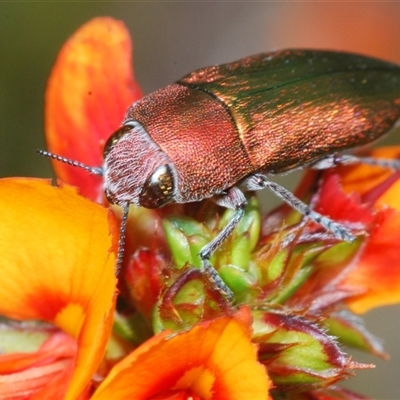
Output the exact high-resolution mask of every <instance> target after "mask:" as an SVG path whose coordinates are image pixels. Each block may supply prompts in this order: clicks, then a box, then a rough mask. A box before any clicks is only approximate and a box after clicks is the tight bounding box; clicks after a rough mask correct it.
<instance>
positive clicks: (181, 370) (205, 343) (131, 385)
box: [92, 308, 271, 400]
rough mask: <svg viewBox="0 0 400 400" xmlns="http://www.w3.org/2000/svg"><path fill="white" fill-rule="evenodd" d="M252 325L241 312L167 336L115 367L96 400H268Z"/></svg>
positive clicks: (246, 311)
mask: <svg viewBox="0 0 400 400" xmlns="http://www.w3.org/2000/svg"><path fill="white" fill-rule="evenodd" d="M250 326H251V317H250V312H249V309H247V308H242V309H241V310H240V311H239V312H237V313H236V314H235V315H234V316H233V317H228V316H227V317H221V318H217V319H214V320H212V321H207V322H203V323H200V324H197V325H195V326H194V327H193V328H192V329H190V330H189V331H187V332H182V333H177V334H173V333H172V332H171V331H163V332H162V333H160V334H158V335H156V336H154V337H153V338H151V339H150V340H148V341H147V342H146V343H144V344H143V345H142V346H140V347H139V348H138V349H137V350H135V351H134V352H133V353H131V354H130V355H129V356H127V357H126V358H125V359H124V360H123V361H121V362H120V363H119V364H117V365H116V366H115V367H114V368H113V369H112V370H111V372H110V374H109V375H108V377H107V378H106V379H105V381H104V382H103V383H102V384H101V386H100V387H99V388H98V389H97V391H96V392H95V394H94V395H93V397H92V399H93V400H103V399H104V400H108V399H112V398H114V399H116V398H118V399H120V400H123V399H136V400H146V399H149V400H150V399H160V400H161V399H165V400H167V399H187V398H192V399H202V400H211V399H215V400H217V399H218V400H225V399H226V400H236V399H237V400H239V399H240V400H247V399H248V400H262V399H268V398H269V397H268V390H269V389H270V388H271V382H270V381H269V380H268V377H267V374H266V371H265V369H264V367H263V366H262V365H261V364H259V363H258V362H257V348H256V346H255V345H254V344H252V343H251V341H250V340H251V328H250Z"/></svg>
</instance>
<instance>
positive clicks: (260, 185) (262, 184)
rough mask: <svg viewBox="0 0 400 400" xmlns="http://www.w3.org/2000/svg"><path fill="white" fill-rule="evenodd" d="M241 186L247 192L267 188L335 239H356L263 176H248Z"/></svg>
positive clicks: (348, 230) (337, 224)
mask: <svg viewBox="0 0 400 400" xmlns="http://www.w3.org/2000/svg"><path fill="white" fill-rule="evenodd" d="M242 185H243V186H245V187H246V188H247V189H248V190H261V189H265V188H268V189H269V190H271V192H273V193H275V194H276V195H277V196H278V197H279V198H280V199H282V200H283V201H285V202H286V203H287V204H289V205H290V206H291V207H292V208H294V209H295V210H297V211H298V212H299V213H301V214H303V215H304V216H306V217H308V218H310V219H311V220H312V221H314V222H316V223H317V224H319V225H321V226H322V227H323V228H325V229H326V230H327V231H330V232H332V233H333V235H334V236H335V237H336V238H338V239H340V240H345V241H346V242H353V241H354V240H355V239H356V236H355V235H354V234H353V233H352V232H351V230H350V229H348V228H346V227H345V226H344V225H342V224H340V223H338V222H336V221H334V220H332V219H330V218H328V217H326V216H325V215H322V214H320V213H317V212H316V211H314V210H313V209H312V208H311V207H310V206H308V205H307V204H305V203H303V202H302V201H301V200H300V199H299V198H297V197H296V196H295V195H294V194H293V193H292V192H290V191H289V190H287V189H285V188H284V187H283V186H281V185H279V184H277V183H275V182H272V181H270V180H268V179H267V177H266V176H265V175H262V174H254V175H250V176H249V177H247V178H246V179H245V180H244V181H243V182H242Z"/></svg>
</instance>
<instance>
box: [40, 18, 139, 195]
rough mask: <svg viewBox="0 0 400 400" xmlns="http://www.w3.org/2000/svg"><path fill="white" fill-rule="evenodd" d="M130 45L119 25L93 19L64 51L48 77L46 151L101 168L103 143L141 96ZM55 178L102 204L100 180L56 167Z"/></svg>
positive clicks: (57, 163) (108, 20)
mask: <svg viewBox="0 0 400 400" xmlns="http://www.w3.org/2000/svg"><path fill="white" fill-rule="evenodd" d="M131 59H132V44H131V40H130V36H129V32H128V31H127V29H126V28H125V26H124V24H123V23H122V22H119V21H116V20H114V19H112V18H107V17H103V18H95V19H93V20H91V21H89V22H88V23H87V24H85V25H83V26H82V27H81V28H80V29H79V30H78V31H77V32H76V33H75V34H74V35H73V36H72V37H71V38H70V39H69V40H68V41H67V43H66V44H65V45H64V46H63V48H62V50H61V51H60V53H59V55H58V57H57V61H56V64H55V65H54V67H53V70H52V72H51V75H50V78H49V81H48V85H47V90H46V107H45V130H46V139H47V143H48V148H49V151H51V152H53V153H56V154H59V155H62V156H64V157H69V158H72V159H74V160H79V161H81V162H83V163H85V164H87V165H91V166H95V167H96V166H101V165H102V163H103V147H104V144H105V141H106V140H107V139H108V137H109V136H110V135H111V133H112V132H113V131H114V130H116V129H117V128H118V127H119V125H120V124H121V122H122V120H123V117H124V115H125V112H126V110H127V108H128V106H129V105H130V104H131V103H132V102H133V101H135V100H137V99H139V98H140V97H141V91H140V88H139V86H138V85H137V83H136V82H135V81H134V78H133V74H132V64H131V61H132V60H131ZM53 166H54V169H55V171H56V173H57V176H58V177H59V178H60V179H62V180H63V181H64V182H67V183H70V184H72V185H75V186H78V187H79V188H80V191H81V193H82V194H83V195H85V196H86V197H89V198H91V199H92V200H96V201H100V200H101V199H102V197H103V190H102V182H101V178H99V177H97V176H94V175H89V174H88V173H87V172H86V171H83V170H80V169H78V168H74V167H70V166H68V165H65V164H61V163H59V162H54V163H53Z"/></svg>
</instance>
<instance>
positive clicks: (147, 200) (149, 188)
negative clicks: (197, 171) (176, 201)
mask: <svg viewBox="0 0 400 400" xmlns="http://www.w3.org/2000/svg"><path fill="white" fill-rule="evenodd" d="M173 195H174V178H173V175H172V170H171V168H170V167H169V165H167V164H166V165H162V166H161V167H158V168H157V169H156V171H155V172H154V173H153V174H152V175H151V176H150V178H149V179H147V180H146V182H145V183H144V185H143V188H142V191H141V193H140V195H139V204H140V205H141V206H143V207H146V208H158V207H162V206H164V205H166V204H168V203H169V202H171V200H172V198H173Z"/></svg>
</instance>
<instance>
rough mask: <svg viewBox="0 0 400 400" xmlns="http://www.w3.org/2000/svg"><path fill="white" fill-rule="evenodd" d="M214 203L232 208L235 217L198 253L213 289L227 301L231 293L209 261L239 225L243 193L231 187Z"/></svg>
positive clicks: (231, 295)
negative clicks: (213, 286)
mask: <svg viewBox="0 0 400 400" xmlns="http://www.w3.org/2000/svg"><path fill="white" fill-rule="evenodd" d="M215 202H216V203H217V204H219V205H220V206H223V207H226V208H232V209H234V210H236V213H235V215H234V216H233V217H232V219H231V220H230V221H229V222H228V224H227V225H225V227H224V228H223V229H222V230H221V231H220V232H219V233H218V235H217V236H215V238H214V239H213V240H212V241H211V242H210V243H207V244H206V245H205V246H204V247H203V248H202V249H201V250H200V253H199V256H200V258H201V261H202V265H203V270H204V272H205V273H206V274H207V275H208V277H209V279H210V281H211V282H212V283H213V284H214V285H215V287H216V288H217V289H218V290H219V291H220V292H221V293H222V294H223V295H224V296H226V297H227V298H228V299H229V300H232V299H233V293H232V291H231V290H230V289H229V288H228V286H226V284H225V282H224V281H223V280H222V279H221V278H220V276H219V274H218V272H217V271H216V270H215V268H214V267H213V266H212V265H211V263H210V262H209V259H210V257H211V255H212V253H214V251H215V250H217V249H218V247H220V246H221V244H222V243H223V242H224V241H225V240H226V238H227V237H228V236H229V235H230V234H231V233H232V231H233V230H234V229H235V228H236V226H237V225H238V224H239V222H240V220H241V219H242V217H243V215H244V208H245V206H246V198H245V196H244V194H243V192H242V191H241V190H240V189H238V188H237V187H231V188H230V189H228V191H227V192H226V193H225V194H224V195H221V196H219V197H217V198H216V199H215Z"/></svg>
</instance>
